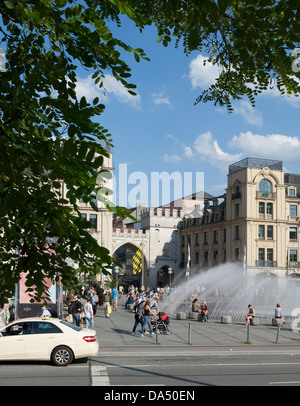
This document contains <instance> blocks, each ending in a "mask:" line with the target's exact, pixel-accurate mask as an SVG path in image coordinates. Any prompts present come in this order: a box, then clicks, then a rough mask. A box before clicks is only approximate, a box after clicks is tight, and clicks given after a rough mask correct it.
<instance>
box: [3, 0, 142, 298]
mask: <svg viewBox="0 0 300 406" xmlns="http://www.w3.org/2000/svg"><path fill="white" fill-rule="evenodd" d="M118 14H119V10H118V9H117V8H116V6H115V5H112V4H111V2H110V1H104V2H97V1H91V0H90V1H86V2H85V3H83V4H78V2H76V1H72V0H69V1H67V0H56V1H52V0H39V1H25V0H24V1H15V0H9V1H4V2H1V5H0V17H1V19H2V21H1V20H0V21H1V26H0V38H1V40H2V43H1V46H2V48H3V49H4V50H5V57H6V61H5V69H2V72H0V89H1V91H0V137H1V149H0V247H1V250H0V284H1V288H2V291H3V292H4V294H6V295H8V292H11V291H13V290H14V284H15V283H17V282H18V280H19V274H20V272H28V271H29V275H28V277H27V284H28V286H29V287H31V286H33V285H36V286H37V288H36V290H37V295H38V297H40V295H41V294H42V293H43V290H44V285H43V280H44V278H45V276H47V277H50V278H52V279H53V278H55V277H56V275H57V272H58V271H59V272H60V273H61V275H62V281H63V283H67V284H70V283H72V282H75V281H76V275H75V274H74V270H73V267H72V266H70V262H71V261H73V262H75V263H76V264H77V265H78V267H79V269H80V270H81V271H82V272H98V271H99V269H102V270H103V269H105V267H110V266H111V264H112V258H111V256H110V253H109V251H108V250H107V249H106V248H104V247H101V246H99V245H98V243H97V241H96V240H95V239H94V238H93V237H92V236H91V234H90V232H89V228H90V224H89V222H87V221H86V220H85V219H84V218H82V216H81V215H80V212H79V207H78V202H79V200H83V201H84V202H86V203H89V204H91V206H92V207H93V208H94V209H95V210H98V207H97V205H96V204H95V203H94V200H93V199H94V195H95V193H98V194H99V195H100V196H101V197H102V198H103V199H105V196H104V192H103V190H102V189H101V188H97V186H96V185H97V177H98V175H99V172H100V173H101V171H103V169H101V167H102V164H103V157H104V156H107V155H108V153H107V148H106V147H107V146H109V145H111V137H110V134H109V133H108V131H107V130H106V129H105V128H103V127H102V126H101V125H100V124H99V122H97V116H99V115H100V114H101V112H102V111H103V109H104V105H102V104H101V103H100V102H99V99H98V98H95V99H94V100H93V102H92V103H88V102H87V100H86V98H85V97H82V98H81V99H80V100H78V98H77V95H76V82H77V79H76V70H77V65H81V66H82V67H84V68H85V69H87V70H92V72H93V78H94V80H95V83H96V84H98V85H99V86H100V87H101V86H103V83H102V79H103V77H104V73H105V71H107V70H110V71H111V72H112V74H113V75H114V77H115V78H116V79H117V80H119V81H121V82H122V83H123V85H124V86H125V87H126V88H127V90H128V91H129V92H130V93H132V94H134V87H135V86H134V85H132V84H130V83H128V82H127V80H128V78H129V77H130V68H129V66H128V65H127V64H126V63H125V62H124V61H123V60H122V59H121V58H120V52H119V50H118V49H122V50H124V51H126V52H133V53H134V54H135V55H136V59H137V58H139V57H144V54H143V52H142V50H133V49H131V48H130V46H127V45H126V44H124V43H123V42H122V41H121V40H119V39H117V38H114V37H113V35H112V34H111V32H110V31H109V29H108V27H107V25H106V23H105V20H106V19H108V18H110V19H115V20H116V21H117V20H118ZM131 17H132V18H135V15H131ZM136 23H137V24H138V23H139V20H138V19H137V18H136ZM61 182H64V183H65V185H66V187H67V189H68V193H67V197H66V198H64V196H63V195H62V193H61ZM103 189H104V188H103ZM109 208H110V209H111V206H109ZM116 210H118V211H119V212H121V213H122V212H124V211H125V209H123V210H121V209H117V208H116ZM53 252H55V255H53V254H50V253H53ZM30 289H31V288H30Z"/></svg>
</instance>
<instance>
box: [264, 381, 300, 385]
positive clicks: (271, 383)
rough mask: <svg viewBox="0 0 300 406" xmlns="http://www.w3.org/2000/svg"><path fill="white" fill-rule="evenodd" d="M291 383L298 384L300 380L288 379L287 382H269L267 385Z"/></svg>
mask: <svg viewBox="0 0 300 406" xmlns="http://www.w3.org/2000/svg"><path fill="white" fill-rule="evenodd" d="M291 384H297V385H299V384H300V381H288V382H269V385H291Z"/></svg>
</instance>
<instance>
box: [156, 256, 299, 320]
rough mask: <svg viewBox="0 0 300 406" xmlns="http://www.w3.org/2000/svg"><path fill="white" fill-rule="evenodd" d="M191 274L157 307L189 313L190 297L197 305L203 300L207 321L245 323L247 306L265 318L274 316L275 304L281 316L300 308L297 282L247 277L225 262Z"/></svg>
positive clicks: (265, 275)
mask: <svg viewBox="0 0 300 406" xmlns="http://www.w3.org/2000/svg"><path fill="white" fill-rule="evenodd" d="M191 271H192V272H191V273H190V275H192V276H190V277H189V279H188V280H185V281H183V282H182V281H181V282H180V283H179V284H178V287H177V288H176V291H175V293H174V294H171V295H170V296H169V297H168V299H167V300H166V301H164V302H163V303H162V304H161V305H160V309H161V310H162V311H165V312H167V313H170V314H175V313H176V311H178V310H180V309H182V310H184V311H186V312H189V311H192V305H191V303H192V298H193V297H197V298H198V300H199V303H200V304H201V302H202V301H203V300H205V301H206V302H207V304H208V307H209V314H210V318H212V319H216V320H218V319H220V318H221V316H224V315H230V316H232V319H234V320H240V321H244V320H245V316H246V314H247V311H248V304H252V305H253V307H254V308H255V311H256V315H258V316H260V317H262V318H266V319H271V318H272V317H274V309H275V306H276V304H277V303H280V305H281V308H282V311H283V315H284V316H290V315H292V311H293V309H294V308H297V307H300V296H299V294H298V292H300V279H299V280H298V279H292V278H287V277H286V278H278V277H276V276H275V275H274V274H272V273H266V272H264V273H258V274H257V275H256V276H255V277H250V276H249V275H247V271H246V270H245V269H244V268H243V266H242V265H241V264H240V263H226V264H222V265H219V266H215V267H213V268H210V269H208V270H206V271H202V272H200V273H199V271H198V273H196V271H194V272H193V270H191ZM173 285H176V282H174V283H173Z"/></svg>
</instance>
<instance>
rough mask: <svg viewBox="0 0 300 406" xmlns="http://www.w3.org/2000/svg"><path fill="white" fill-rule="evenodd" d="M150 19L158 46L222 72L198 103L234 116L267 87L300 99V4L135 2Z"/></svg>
mask: <svg viewBox="0 0 300 406" xmlns="http://www.w3.org/2000/svg"><path fill="white" fill-rule="evenodd" d="M130 4H131V6H132V7H134V9H135V10H138V11H140V12H143V13H144V15H145V16H148V17H149V18H151V21H152V23H153V24H155V25H156V27H157V30H158V36H159V41H161V42H162V43H163V45H165V46H167V45H169V44H170V43H171V42H172V39H174V40H175V44H176V46H178V47H179V46H183V48H184V52H185V53H186V54H190V53H191V52H193V51H196V52H197V51H199V52H202V53H203V54H204V55H205V56H207V62H210V63H212V64H214V65H216V66H218V67H219V76H218V78H217V80H216V81H215V83H214V84H212V85H211V86H210V87H209V88H208V89H204V90H203V92H202V93H201V94H200V96H199V97H198V98H197V100H196V102H195V103H196V104H197V103H200V102H213V103H215V104H216V105H220V106H226V107H227V108H228V110H229V111H231V110H232V103H233V101H235V100H240V99H242V98H244V97H246V98H248V99H249V100H250V102H251V103H252V105H255V98H256V96H257V95H258V94H259V93H261V92H263V91H265V90H266V89H267V88H269V87H275V88H278V89H279V91H280V92H281V94H282V95H283V94H287V95H293V96H298V95H299V93H300V86H299V83H300V82H299V78H300V76H299V71H300V68H299V61H300V58H299V55H300V49H299V47H300V3H299V1H297V0H289V1H286V0H259V1H257V0H242V1H241V0H203V1H200V0H199V1H186V0H161V1H154V0H140V1H136V0H131V1H130Z"/></svg>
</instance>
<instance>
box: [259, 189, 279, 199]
mask: <svg viewBox="0 0 300 406" xmlns="http://www.w3.org/2000/svg"><path fill="white" fill-rule="evenodd" d="M256 197H257V198H258V199H276V193H275V192H272V193H268V192H258V191H256Z"/></svg>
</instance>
